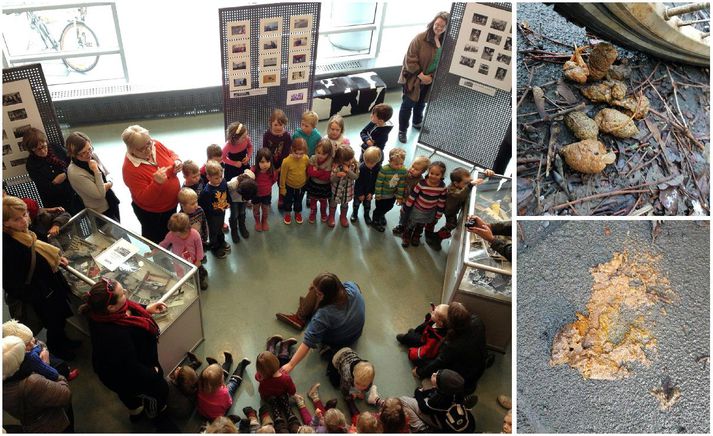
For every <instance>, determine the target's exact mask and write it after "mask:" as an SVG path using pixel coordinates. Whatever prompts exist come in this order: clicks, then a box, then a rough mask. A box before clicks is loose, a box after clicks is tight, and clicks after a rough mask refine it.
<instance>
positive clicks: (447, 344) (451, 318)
mask: <svg viewBox="0 0 713 436" xmlns="http://www.w3.org/2000/svg"><path fill="white" fill-rule="evenodd" d="M487 357H488V350H487V348H486V341H485V325H484V324H483V321H481V319H480V318H479V317H478V316H477V315H471V314H470V312H468V309H466V308H465V306H463V305H462V304H461V303H458V302H455V303H451V304H450V305H449V306H448V333H447V334H446V338H445V341H444V342H443V344H442V345H441V348H440V349H439V350H438V356H436V358H435V359H433V360H432V361H431V362H429V363H428V364H426V365H424V366H422V367H420V368H414V369H413V372H414V374H415V375H416V376H418V377H419V378H422V379H423V378H426V377H430V376H431V375H432V374H433V373H435V372H436V371H438V370H439V369H452V370H453V371H455V372H457V373H458V374H460V375H461V377H463V380H464V386H463V387H464V392H465V393H466V394H469V393H471V392H473V391H474V390H475V387H476V386H477V384H478V380H479V379H480V376H482V375H483V371H485V367H486V361H487Z"/></svg>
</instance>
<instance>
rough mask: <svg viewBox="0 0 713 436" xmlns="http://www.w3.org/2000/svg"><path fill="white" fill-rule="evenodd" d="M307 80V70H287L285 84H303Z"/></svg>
mask: <svg viewBox="0 0 713 436" xmlns="http://www.w3.org/2000/svg"><path fill="white" fill-rule="evenodd" d="M308 78H309V69H307V68H295V69H292V68H290V69H289V70H287V83H288V84H290V85H291V84H293V83H305V82H307V81H308V80H307V79H308Z"/></svg>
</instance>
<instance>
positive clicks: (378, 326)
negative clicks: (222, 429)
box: [5, 92, 511, 433]
mask: <svg viewBox="0 0 713 436" xmlns="http://www.w3.org/2000/svg"><path fill="white" fill-rule="evenodd" d="M387 103H390V104H392V105H393V106H394V108H395V110H396V111H398V106H399V103H400V93H393V92H392V93H389V94H387ZM393 121H394V123H396V114H395V116H394V120H393ZM367 122H368V115H360V116H352V117H348V118H346V119H345V123H346V126H347V137H348V138H349V139H350V140H351V142H352V144H353V145H354V146H355V148H356V149H358V146H359V144H360V140H359V131H360V130H361V129H362V128H363V126H364V125H366V123H367ZM136 123H137V124H140V125H142V126H144V127H146V128H147V129H149V131H150V132H151V135H152V137H154V138H156V139H158V140H160V141H161V142H163V143H164V144H165V145H167V146H168V147H169V148H171V149H173V150H174V151H176V152H177V153H178V154H179V155H180V156H181V158H182V159H184V160H186V159H193V160H195V161H197V162H200V163H203V162H204V161H205V147H206V146H207V145H209V144H210V143H218V144H220V145H222V144H223V143H224V140H223V138H224V137H223V115H222V114H213V115H204V116H196V117H190V118H173V119H166V120H155V121H154V120H150V121H144V120H141V121H137V122H136ZM131 124H135V123H134V122H121V123H114V124H103V125H95V126H82V127H78V128H77V129H73V128H69V129H66V132H65V133H68V132H69V131H73V130H79V131H82V132H84V133H86V134H87V135H89V137H90V138H91V139H92V141H93V144H94V146H95V148H96V151H97V153H98V155H99V157H100V158H101V159H102V160H103V162H104V164H105V165H106V166H107V167H108V168H109V171H110V172H111V173H112V174H113V176H114V179H115V180H116V181H117V183H116V193H117V195H118V196H119V198H120V199H121V202H122V203H121V206H120V207H121V214H122V224H123V225H125V226H126V227H128V228H130V229H133V230H135V231H137V232H138V231H139V230H140V227H139V225H138V222H137V220H136V218H135V217H134V214H133V212H132V210H131V200H130V197H129V192H128V190H127V189H126V188H125V187H124V186H123V183H122V181H121V166H122V163H123V158H124V153H125V147H124V144H123V143H122V141H121V132H122V131H123V130H124V129H125V128H126V127H127V126H129V125H131ZM265 125H267V120H266V121H265ZM318 129H319V130H320V132H322V133H323V134H325V132H326V122H325V121H323V122H320V123H319V125H318ZM417 136H418V132H417V131H415V130H411V131H410V132H409V143H408V144H406V145H405V146H404V147H405V148H406V150H407V151H408V155H407V164H408V162H410V161H411V160H412V158H413V150H414V144H415V142H416V139H417ZM261 140H262V138H253V142H254V144H260V142H261ZM397 144H398V145H401V144H400V143H398V140H397V139H396V129H394V131H393V133H392V134H391V136H390V138H389V145H387V153H388V149H390V147H393V146H396V145H397ZM273 198H276V193H275V194H274V195H273ZM397 217H398V210H397V209H394V210H392V211H391V212H390V213H389V214H388V215H387V220H388V222H389V228H391V227H392V226H393V225H394V224H395V223H396V221H397ZM247 223H248V228H249V229H251V233H250V238H249V239H248V240H241V242H240V243H239V244H234V245H233V250H232V254H231V255H230V256H229V257H228V258H226V259H225V260H217V259H215V258H213V257H212V256H211V255H209V256H208V259H209V260H208V264H207V268H208V271H209V277H210V288H209V289H208V290H207V291H205V292H203V293H202V295H201V302H202V307H203V326H204V330H205V335H206V339H205V342H204V343H203V344H202V345H200V346H199V347H198V349H197V350H196V354H197V355H199V356H201V357H205V356H216V357H218V358H219V360H222V353H221V352H222V350H229V351H230V352H232V353H233V356H234V357H235V359H236V361H238V360H240V359H241V358H242V357H248V358H249V359H251V360H253V362H254V360H255V357H256V356H257V354H258V353H259V352H261V351H262V350H264V346H265V340H266V338H267V337H268V336H270V335H272V334H281V335H283V336H284V337H289V336H295V337H297V338H298V339H299V338H300V336H299V334H298V333H297V332H296V331H294V330H292V329H290V328H289V327H287V326H285V325H284V324H282V323H279V322H278V321H277V320H276V319H275V316H274V313H275V312H284V311H293V310H295V309H296V306H297V302H298V298H299V296H300V295H303V294H304V293H305V292H306V291H307V287H308V285H309V283H310V282H311V280H312V278H313V277H314V276H315V275H316V274H317V273H319V272H321V271H331V272H334V273H336V274H337V275H338V276H339V277H340V278H341V279H342V280H353V281H356V282H358V283H359V285H360V287H361V289H362V292H363V293H364V296H365V300H366V311H367V321H366V326H365V329H364V334H363V335H362V337H361V339H360V340H359V341H358V343H357V345H356V347H355V349H356V350H357V351H358V352H359V354H360V355H362V356H363V357H364V358H366V359H368V360H370V361H372V362H373V363H374V365H375V367H376V380H375V384H376V385H378V387H379V392H380V393H381V394H382V396H398V395H412V394H413V390H414V389H415V388H416V387H417V385H418V382H417V381H416V380H415V379H414V378H413V377H412V376H411V369H410V368H411V367H410V364H409V362H408V359H407V357H406V352H405V351H406V350H405V348H404V347H401V346H399V345H398V343H397V342H396V339H395V335H396V334H397V333H399V332H404V331H406V330H407V329H408V328H409V327H412V326H415V325H416V324H418V323H419V322H420V321H421V320H422V319H423V318H422V317H423V315H424V314H425V313H426V311H427V307H428V303H429V302H431V301H434V302H436V301H440V298H441V288H442V285H443V277H444V268H445V265H446V254H447V249H448V243H445V244H444V249H443V251H440V252H434V251H432V250H431V249H430V248H427V247H426V246H421V247H418V248H413V247H411V248H409V249H408V250H404V249H402V248H401V246H400V240H398V239H396V238H395V237H394V236H393V235H392V234H391V232H390V231H387V232H386V233H384V234H381V233H378V232H376V231H375V230H373V229H371V228H367V227H366V226H365V225H364V222H363V220H360V222H359V223H358V224H356V225H353V226H350V227H349V229H343V228H341V227H339V226H337V227H336V228H334V229H330V228H328V227H327V226H326V225H324V224H321V223H319V222H318V223H317V224H315V225H310V224H308V223H307V222H306V220H305V223H304V224H302V225H298V224H296V223H294V222H293V224H291V225H289V226H287V225H284V224H283V223H282V222H281V218H280V216H279V215H278V214H277V210H276V205H275V204H274V202H273V208H272V212H271V215H270V225H271V227H270V231H269V232H267V233H256V232H254V231H253V230H252V229H254V221H253V218H252V216H250V215H249V216H248V219H247ZM5 316H7V315H5ZM77 335H78V334H77ZM89 348H90V347H89V341H88V340H86V341H85V344H84V345H83V346H82V348H81V349H80V351H79V357H78V358H77V359H76V361H74V362H73V365H74V366H75V367H77V368H80V369H81V371H82V373H81V376H80V377H79V378H78V379H76V380H75V381H73V382H72V384H71V387H72V391H73V404H74V410H75V416H76V430H77V431H78V432H83V433H84V432H150V431H152V428H151V427H150V426H149V425H148V424H145V423H140V424H133V425H132V424H131V423H130V422H129V420H128V418H127V413H126V409H125V408H124V407H123V406H122V405H121V403H120V402H119V400H118V398H117V397H116V395H115V394H114V393H112V392H111V391H109V390H108V389H106V388H105V387H104V386H103V385H102V384H101V383H100V382H99V380H98V379H97V377H96V376H95V375H94V373H93V371H92V368H91V361H90V349H89ZM495 354H496V360H495V364H494V365H493V367H491V368H489V369H488V370H487V371H486V372H485V375H484V376H483V378H482V379H481V382H480V385H479V387H478V391H477V393H478V395H479V397H480V401H479V403H478V405H477V406H476V407H475V408H474V415H475V417H476V419H477V422H478V425H477V429H478V431H480V432H489V433H493V432H499V431H500V428H501V426H502V418H503V416H504V415H505V412H506V411H505V410H504V409H502V408H501V407H500V406H498V404H497V402H496V397H497V395H499V394H502V393H506V394H509V393H510V389H511V356H510V352H509V351H508V353H507V354H505V355H502V354H498V353H495ZM325 368H326V365H325V363H324V362H322V361H320V359H319V356H318V354H317V353H314V352H313V353H311V354H310V355H309V356H308V357H307V358H306V359H305V360H304V361H303V362H302V363H301V364H300V365H299V366H298V367H297V368H296V369H295V370H294V371H293V372H292V376H293V379H294V380H295V383H296V385H297V390H298V392H300V393H302V394H305V392H306V391H307V389H309V387H310V386H311V385H312V384H313V383H315V382H321V384H322V388H321V393H322V398H324V399H329V398H333V397H336V396H337V395H336V394H337V393H336V391H335V390H334V389H333V388H332V387H331V385H330V384H329V381H328V380H327V378H326V376H325V374H324V372H325ZM254 375H255V368H254V364H253V365H251V366H249V367H248V370H247V377H246V379H245V381H244V382H243V385H242V386H241V387H240V390H239V391H238V393H237V394H236V396H235V402H234V406H233V409H232V411H231V413H237V414H240V415H242V411H241V409H242V408H243V407H244V406H248V405H250V406H253V407H255V408H257V406H258V405H259V395H258V393H257V382H256V381H255V380H254ZM340 407H341V408H342V410H345V411H346V406H345V404H344V402H343V400H340ZM359 407H360V409H361V410H369V406H368V405H366V404H365V403H360V404H359ZM310 410H311V406H310ZM187 430H189V431H195V430H196V428H194V427H193V426H190V427H188V428H187Z"/></svg>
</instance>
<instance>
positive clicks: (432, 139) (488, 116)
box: [418, 3, 512, 168]
mask: <svg viewBox="0 0 713 436" xmlns="http://www.w3.org/2000/svg"><path fill="white" fill-rule="evenodd" d="M484 4H487V5H488V6H492V7H495V8H499V9H503V10H507V11H510V10H512V5H511V4H510V3H484ZM464 12H465V3H453V7H452V8H451V19H450V23H449V28H448V41H447V43H446V44H444V45H443V51H442V53H441V60H440V62H439V64H438V69H437V70H436V75H435V76H434V80H433V86H432V87H431V96H430V98H429V102H428V110H427V112H426V117H425V118H424V121H423V127H422V128H421V134H420V136H419V139H418V141H419V142H420V143H422V144H424V145H427V146H429V147H431V148H434V149H436V150H439V151H443V152H445V153H448V154H451V155H454V156H456V157H458V158H461V159H463V160H466V161H468V162H471V163H473V164H476V165H480V166H483V167H485V168H492V167H493V164H494V162H495V159H496V157H497V155H498V151H499V150H500V145H501V143H502V141H503V138H504V136H505V134H506V133H507V128H508V126H509V125H510V124H511V123H512V95H511V93H510V92H505V91H501V90H497V91H496V93H495V95H494V96H492V97H491V96H489V95H487V94H483V93H481V92H477V91H474V90H472V89H469V88H466V87H463V86H460V85H459V84H458V82H459V80H460V79H461V77H460V76H457V75H455V74H451V73H449V72H448V70H449V69H450V65H451V60H452V59H453V54H454V51H455V41H456V40H457V38H458V31H459V30H460V25H461V22H462V20H463V14H464Z"/></svg>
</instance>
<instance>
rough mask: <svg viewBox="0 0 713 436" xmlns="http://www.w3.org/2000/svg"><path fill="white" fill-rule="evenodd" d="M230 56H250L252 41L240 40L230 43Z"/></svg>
mask: <svg viewBox="0 0 713 436" xmlns="http://www.w3.org/2000/svg"><path fill="white" fill-rule="evenodd" d="M229 47H230V49H229V51H228V55H229V57H231V58H232V57H240V56H248V55H249V54H250V42H249V41H238V42H230V43H229Z"/></svg>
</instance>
